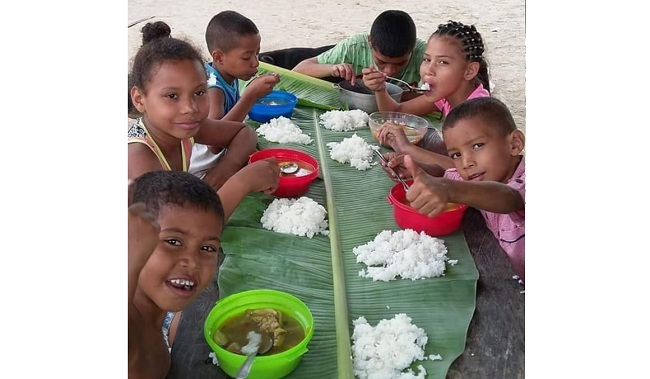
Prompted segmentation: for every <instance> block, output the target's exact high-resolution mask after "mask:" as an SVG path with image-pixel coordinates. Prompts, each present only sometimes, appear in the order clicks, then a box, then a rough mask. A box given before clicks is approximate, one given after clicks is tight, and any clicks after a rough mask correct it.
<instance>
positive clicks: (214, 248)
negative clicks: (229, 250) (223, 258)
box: [201, 245, 217, 253]
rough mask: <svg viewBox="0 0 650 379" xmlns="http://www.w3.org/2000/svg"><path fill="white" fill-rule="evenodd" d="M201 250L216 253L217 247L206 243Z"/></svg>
mask: <svg viewBox="0 0 650 379" xmlns="http://www.w3.org/2000/svg"><path fill="white" fill-rule="evenodd" d="M201 250H203V251H207V252H208V253H216V252H217V248H216V247H214V246H212V245H205V246H202V247H201Z"/></svg>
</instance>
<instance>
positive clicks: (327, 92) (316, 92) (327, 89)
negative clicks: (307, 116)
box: [239, 62, 343, 110]
mask: <svg viewBox="0 0 650 379" xmlns="http://www.w3.org/2000/svg"><path fill="white" fill-rule="evenodd" d="M257 73H258V75H261V74H267V73H276V74H280V82H279V83H278V84H276V85H275V89H278V90H283V91H287V92H291V93H292V94H294V95H296V97H297V98H298V105H299V106H304V107H311V108H318V109H324V110H332V109H342V108H343V104H342V103H341V100H340V99H339V90H338V89H336V88H334V87H333V86H332V83H330V82H328V81H326V80H322V79H318V78H314V77H311V76H308V75H305V74H301V73H299V72H295V71H291V70H287V69H286V68H282V67H278V66H275V65H272V64H269V63H266V62H260V65H259V67H258V70H257ZM248 83H250V82H243V81H240V83H239V88H240V92H243V91H244V90H245V89H246V86H247V85H248Z"/></svg>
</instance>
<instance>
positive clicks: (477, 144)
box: [472, 142, 484, 150]
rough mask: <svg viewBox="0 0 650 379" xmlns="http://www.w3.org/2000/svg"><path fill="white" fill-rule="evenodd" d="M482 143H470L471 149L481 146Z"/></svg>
mask: <svg viewBox="0 0 650 379" xmlns="http://www.w3.org/2000/svg"><path fill="white" fill-rule="evenodd" d="M483 145H484V144H483V143H480V142H479V143H475V144H473V145H472V149H474V150H476V149H478V148H479V147H481V146H483Z"/></svg>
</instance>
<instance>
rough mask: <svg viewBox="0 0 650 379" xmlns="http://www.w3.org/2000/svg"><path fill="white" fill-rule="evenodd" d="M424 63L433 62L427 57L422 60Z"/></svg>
mask: <svg viewBox="0 0 650 379" xmlns="http://www.w3.org/2000/svg"><path fill="white" fill-rule="evenodd" d="M422 62H424V63H429V62H431V59H429V58H426V57H425V58H422Z"/></svg>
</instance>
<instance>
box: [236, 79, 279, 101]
mask: <svg viewBox="0 0 650 379" xmlns="http://www.w3.org/2000/svg"><path fill="white" fill-rule="evenodd" d="M278 82H280V75H279V74H276V73H269V74H264V75H260V76H259V77H257V78H255V79H253V80H251V82H250V83H248V86H246V90H245V91H244V93H247V92H248V93H250V96H252V97H254V98H255V99H258V98H260V97H262V96H266V95H268V94H269V93H271V91H273V88H274V87H275V85H276V84H278Z"/></svg>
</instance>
